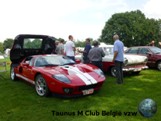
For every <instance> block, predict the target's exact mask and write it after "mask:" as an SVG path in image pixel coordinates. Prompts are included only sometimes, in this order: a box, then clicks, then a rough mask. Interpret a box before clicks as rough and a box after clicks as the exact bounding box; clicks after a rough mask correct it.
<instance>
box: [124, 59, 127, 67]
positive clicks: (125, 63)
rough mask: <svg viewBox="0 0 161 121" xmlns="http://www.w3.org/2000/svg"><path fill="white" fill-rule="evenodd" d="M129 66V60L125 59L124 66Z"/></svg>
mask: <svg viewBox="0 0 161 121" xmlns="http://www.w3.org/2000/svg"><path fill="white" fill-rule="evenodd" d="M127 64H128V60H127V58H124V66H126V65H127Z"/></svg>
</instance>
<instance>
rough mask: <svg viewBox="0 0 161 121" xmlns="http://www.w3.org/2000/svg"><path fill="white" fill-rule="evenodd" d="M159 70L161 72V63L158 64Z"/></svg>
mask: <svg viewBox="0 0 161 121" xmlns="http://www.w3.org/2000/svg"><path fill="white" fill-rule="evenodd" d="M157 69H158V70H159V71H161V61H159V62H157Z"/></svg>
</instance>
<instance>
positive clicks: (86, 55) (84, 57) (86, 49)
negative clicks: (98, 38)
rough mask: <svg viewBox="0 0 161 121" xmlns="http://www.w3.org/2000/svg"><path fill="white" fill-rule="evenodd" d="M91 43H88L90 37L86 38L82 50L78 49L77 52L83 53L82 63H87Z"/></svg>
mask: <svg viewBox="0 0 161 121" xmlns="http://www.w3.org/2000/svg"><path fill="white" fill-rule="evenodd" d="M91 48H92V47H91V44H90V38H87V39H86V45H85V48H84V50H83V51H81V50H78V52H80V53H83V63H85V64H87V63H89V58H88V53H89V51H90V49H91Z"/></svg>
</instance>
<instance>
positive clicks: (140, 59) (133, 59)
mask: <svg viewBox="0 0 161 121" xmlns="http://www.w3.org/2000/svg"><path fill="white" fill-rule="evenodd" d="M124 58H126V59H127V60H128V64H139V63H145V62H147V57H146V56H140V55H130V54H124Z"/></svg>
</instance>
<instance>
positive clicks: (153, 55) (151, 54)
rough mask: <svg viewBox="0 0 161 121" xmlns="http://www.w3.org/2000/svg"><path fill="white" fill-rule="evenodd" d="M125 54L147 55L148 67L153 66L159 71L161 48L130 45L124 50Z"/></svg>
mask: <svg viewBox="0 0 161 121" xmlns="http://www.w3.org/2000/svg"><path fill="white" fill-rule="evenodd" d="M125 53H126V54H135V55H144V56H147V58H148V62H147V65H148V66H149V67H155V68H157V69H158V70H160V71H161V49H160V48H158V47H154V46H138V47H130V48H129V49H127V51H126V52H125Z"/></svg>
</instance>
